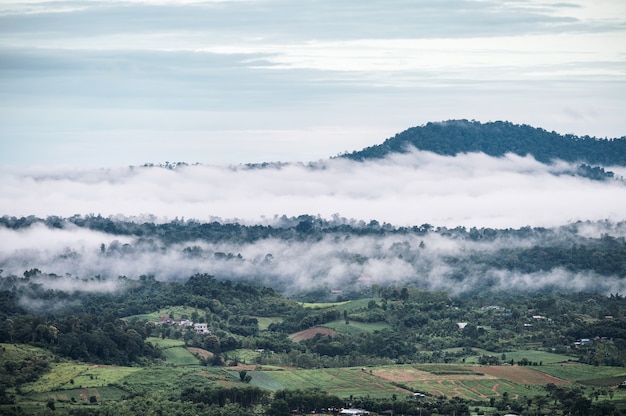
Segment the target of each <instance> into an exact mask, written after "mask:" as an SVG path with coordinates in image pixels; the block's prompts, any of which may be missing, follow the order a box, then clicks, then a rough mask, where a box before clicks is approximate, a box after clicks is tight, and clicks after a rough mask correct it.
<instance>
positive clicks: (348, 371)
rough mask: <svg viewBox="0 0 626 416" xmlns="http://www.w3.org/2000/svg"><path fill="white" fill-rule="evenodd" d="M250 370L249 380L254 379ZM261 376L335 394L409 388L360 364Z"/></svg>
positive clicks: (393, 391)
mask: <svg viewBox="0 0 626 416" xmlns="http://www.w3.org/2000/svg"><path fill="white" fill-rule="evenodd" d="M255 373H256V372H252V374H251V375H252V380H254V379H255ZM263 374H264V376H266V377H269V378H271V379H272V380H273V381H274V383H276V385H280V386H288V387H289V388H290V389H307V388H319V389H322V390H324V391H327V392H329V393H330V394H334V395H336V396H338V397H349V396H350V395H352V396H354V397H359V396H367V395H369V396H370V397H391V396H393V395H394V394H396V395H409V394H411V393H412V392H410V391H408V390H405V389H402V388H400V387H398V386H395V385H393V384H392V383H390V382H389V381H387V380H383V379H381V378H379V377H376V376H375V375H373V374H370V373H369V371H364V370H362V369H360V368H326V369H319V370H286V371H267V372H263Z"/></svg>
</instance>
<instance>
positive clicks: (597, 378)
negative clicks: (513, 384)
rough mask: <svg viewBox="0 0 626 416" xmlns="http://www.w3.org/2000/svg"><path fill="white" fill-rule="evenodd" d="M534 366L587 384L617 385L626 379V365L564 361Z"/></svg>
mask: <svg viewBox="0 0 626 416" xmlns="http://www.w3.org/2000/svg"><path fill="white" fill-rule="evenodd" d="M533 368H536V369H537V371H541V372H543V373H546V374H550V375H552V376H554V377H558V378H560V379H563V380H571V381H575V382H578V383H582V384H587V385H598V386H603V385H605V386H615V385H617V384H619V383H621V382H622V381H624V380H626V368H624V367H595V366H591V365H587V364H579V363H564V364H551V365H543V366H539V367H533Z"/></svg>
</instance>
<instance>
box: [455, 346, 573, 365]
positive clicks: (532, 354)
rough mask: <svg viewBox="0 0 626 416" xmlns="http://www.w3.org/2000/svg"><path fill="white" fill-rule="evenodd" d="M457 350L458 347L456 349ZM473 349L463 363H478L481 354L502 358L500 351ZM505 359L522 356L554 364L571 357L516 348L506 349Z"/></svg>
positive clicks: (521, 357) (518, 358)
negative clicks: (471, 354) (512, 349)
mask: <svg viewBox="0 0 626 416" xmlns="http://www.w3.org/2000/svg"><path fill="white" fill-rule="evenodd" d="M457 350H458V349H457ZM473 351H474V352H475V353H476V355H475V356H471V357H467V358H466V359H465V363H467V364H478V359H479V358H480V356H481V355H493V356H494V357H498V359H500V360H501V359H502V353H495V352H491V351H487V350H483V349H480V348H473ZM504 355H505V361H509V360H513V361H514V362H518V361H520V360H522V359H524V358H526V359H527V360H529V361H531V362H536V363H542V364H543V365H545V364H554V363H563V362H567V361H568V360H570V359H571V357H569V356H567V355H563V354H553V353H550V352H545V351H537V350H517V351H508V352H506V353H504Z"/></svg>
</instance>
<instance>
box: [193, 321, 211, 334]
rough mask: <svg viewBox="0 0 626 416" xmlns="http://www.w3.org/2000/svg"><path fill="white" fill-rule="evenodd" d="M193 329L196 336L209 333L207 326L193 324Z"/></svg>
mask: <svg viewBox="0 0 626 416" xmlns="http://www.w3.org/2000/svg"><path fill="white" fill-rule="evenodd" d="M193 329H194V330H195V331H196V334H200V335H204V334H210V333H211V330H209V326H208V324H193Z"/></svg>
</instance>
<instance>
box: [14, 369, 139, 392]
mask: <svg viewBox="0 0 626 416" xmlns="http://www.w3.org/2000/svg"><path fill="white" fill-rule="evenodd" d="M139 370H140V368H138V367H116V366H98V365H90V364H81V363H75V362H66V363H53V364H52V365H51V371H50V372H49V373H47V374H44V375H43V376H42V377H41V378H40V379H39V380H37V381H35V382H33V383H28V384H26V385H24V386H22V391H23V392H24V393H29V392H32V393H41V392H46V391H52V390H58V389H74V388H90V387H102V386H106V385H108V384H112V383H118V382H120V380H122V379H124V378H125V377H126V376H128V375H129V374H132V373H134V372H136V371H139Z"/></svg>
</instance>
